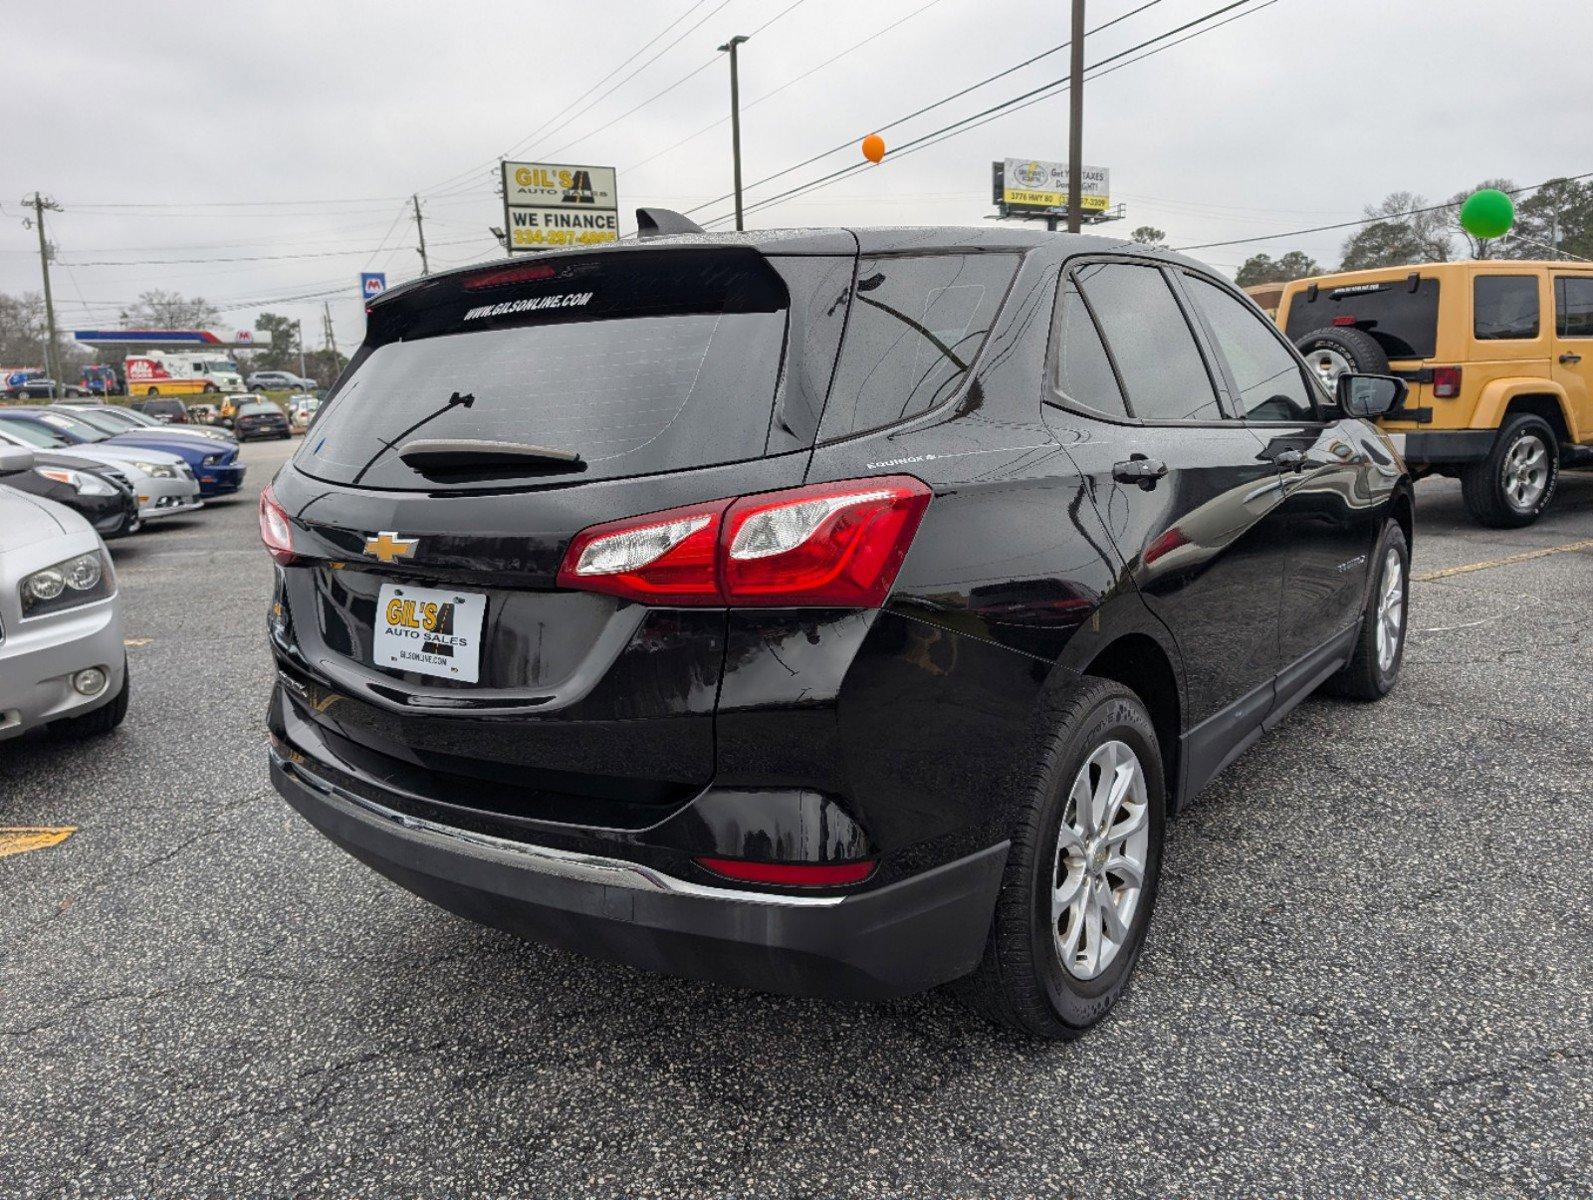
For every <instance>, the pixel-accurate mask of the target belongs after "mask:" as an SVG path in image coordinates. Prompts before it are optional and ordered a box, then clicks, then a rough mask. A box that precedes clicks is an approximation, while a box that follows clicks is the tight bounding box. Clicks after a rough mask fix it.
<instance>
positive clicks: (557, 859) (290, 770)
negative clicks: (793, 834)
mask: <svg viewBox="0 0 1593 1200" xmlns="http://www.w3.org/2000/svg"><path fill="white" fill-rule="evenodd" d="M270 753H271V760H272V762H274V763H275V764H276V765H277V766H278V767H279V768H280V769H281V770H282V772H283V773H284V774H285V775H287V776H288V777H289V778H292V779H294V780H296V781H298V782H299V783H302V784H304V786H305V787H308V788H309V789H310V790H312V791H314V792H316V793H318V794H319V795H320V796H322V797H323V798H325V799H326V800H328V801H330V802H332V803H342V804H345V805H347V806H348V807H350V808H353V809H356V810H358V812H359V813H361V814H364V815H366V816H370V817H375V818H377V819H379V820H381V821H384V822H386V823H388V824H391V825H397V826H399V827H400V828H402V829H404V830H407V831H408V832H410V833H417V834H420V835H422V836H424V837H427V838H435V839H439V840H440V841H441V842H442V843H443V844H444V845H445V846H447V845H453V844H457V843H464V844H465V845H468V846H470V847H472V848H473V849H474V850H476V851H477V852H480V851H487V852H489V853H490V854H491V855H492V856H494V857H497V856H500V855H501V856H505V857H507V858H509V859H510V860H511V862H512V865H514V866H516V867H518V868H520V869H521V870H526V871H534V872H536V873H537V874H539V875H549V876H553V877H555V878H559V879H569V880H573V881H575V882H578V883H595V884H602V885H604V886H606V887H623V888H633V889H635V890H636V891H642V892H655V893H658V894H661V895H667V896H689V897H693V898H695V899H700V900H714V901H717V902H719V903H731V904H766V905H774V906H776V907H783V908H831V907H833V906H835V905H837V904H839V903H841V902H842V901H843V900H845V899H847V897H845V896H782V895H776V894H773V893H769V892H747V891H741V890H738V889H733V888H719V887H710V886H708V885H707V884H701V883H692V882H690V881H688V880H685V879H677V878H675V877H674V876H673V875H666V874H664V873H663V872H662V871H658V870H655V869H654V868H652V867H648V866H644V865H643V864H641V863H634V862H627V861H625V860H624V859H618V858H605V857H603V856H601V855H597V854H580V853H577V852H575V851H573V850H555V849H553V848H552V847H551V846H533V845H531V844H529V843H526V842H515V841H510V840H509V839H508V838H500V837H493V836H492V835H491V834H486V833H476V832H473V831H471V830H468V829H456V828H454V827H452V826H449V825H439V824H437V823H436V822H434V821H427V820H423V819H422V818H419V817H412V816H410V815H409V814H407V813H401V812H396V811H394V810H393V809H390V808H387V807H385V806H383V805H380V804H377V803H376V802H375V801H373V800H367V799H366V798H365V797H363V796H357V795H355V794H354V793H352V792H350V791H347V790H346V789H344V788H340V787H338V786H336V785H335V784H332V783H328V782H327V781H326V780H324V779H322V778H320V777H319V776H317V775H316V774H315V773H314V772H313V771H309V770H306V769H305V767H304V765H303V764H302V763H300V762H297V761H295V758H294V757H289V756H288V755H284V754H283V753H282V752H281V751H280V750H279V749H278V748H277V747H276V746H272V747H271V749H270ZM293 753H294V754H295V756H296V752H293Z"/></svg>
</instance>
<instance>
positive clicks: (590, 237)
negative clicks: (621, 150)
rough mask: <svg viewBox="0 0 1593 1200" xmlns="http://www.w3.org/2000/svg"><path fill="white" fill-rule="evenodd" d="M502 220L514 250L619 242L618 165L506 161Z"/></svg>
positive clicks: (510, 249) (522, 250)
mask: <svg viewBox="0 0 1593 1200" xmlns="http://www.w3.org/2000/svg"><path fill="white" fill-rule="evenodd" d="M503 219H504V226H503V227H504V229H505V231H506V232H507V233H508V235H509V236H508V241H509V253H511V254H515V253H520V252H525V251H531V250H551V249H556V248H559V247H563V246H592V245H598V244H601V243H603V242H617V241H619V186H618V178H617V175H616V172H615V170H614V168H613V167H579V166H571V165H570V164H567V163H528V162H505V163H504V164H503Z"/></svg>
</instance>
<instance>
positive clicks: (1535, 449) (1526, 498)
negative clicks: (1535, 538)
mask: <svg viewBox="0 0 1593 1200" xmlns="http://www.w3.org/2000/svg"><path fill="white" fill-rule="evenodd" d="M1548 485H1549V448H1548V447H1547V446H1545V445H1544V444H1543V439H1542V438H1540V437H1538V435H1537V434H1535V433H1528V434H1523V435H1522V436H1521V437H1520V438H1518V439H1517V440H1516V443H1515V445H1513V446H1511V447H1510V452H1509V453H1508V454H1506V455H1505V461H1504V490H1505V496H1506V497H1507V498H1508V499H1509V501H1510V504H1511V506H1512V507H1513V508H1515V509H1516V511H1518V512H1526V511H1527V510H1528V509H1530V508H1532V506H1533V505H1535V504H1536V503H1537V502H1538V501H1539V500H1540V499H1542V497H1543V489H1544V488H1546V487H1548Z"/></svg>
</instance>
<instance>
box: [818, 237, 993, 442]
mask: <svg viewBox="0 0 1593 1200" xmlns="http://www.w3.org/2000/svg"><path fill="white" fill-rule="evenodd" d="M1017 269H1018V256H1017V255H1015V254H933V255H913V256H904V257H890V256H882V257H875V258H864V259H862V260H861V261H859V263H858V267H857V286H856V288H855V290H854V291H853V294H852V311H851V315H850V316H849V317H848V318H847V324H846V336H845V338H844V339H843V341H842V343H841V359H840V363H839V364H838V366H837V367H836V371H835V382H834V384H833V385H832V387H831V389H830V399H829V403H828V404H827V405H826V406H825V410H824V426H823V436H824V437H825V438H835V437H845V436H846V435H848V434H852V433H860V432H862V431H864V430H868V429H876V428H878V427H879V426H882V425H890V424H893V423H895V422H897V421H901V420H903V419H905V418H907V417H912V416H916V415H917V414H919V413H921V412H927V411H928V410H929V409H931V408H934V407H935V406H936V405H937V404H939V403H941V402H942V401H943V400H945V399H947V398H948V397H950V396H952V395H953V394H954V393H955V392H956V391H957V389H958V388H959V387H960V386H961V385H962V383H963V380H964V378H965V377H966V376H967V373H968V368H969V367H970V366H971V365H972V364H973V360H974V358H975V357H976V356H977V355H978V353H979V347H980V346H982V345H983V344H984V340H985V336H986V335H987V334H988V333H989V332H990V326H991V323H992V322H993V321H994V320H995V317H996V313H997V312H998V311H999V310H1000V308H1001V301H1002V299H1003V298H1004V297H1005V296H1006V292H1007V286H1008V284H1010V283H1011V282H1012V277H1013V275H1014V274H1016V273H1017Z"/></svg>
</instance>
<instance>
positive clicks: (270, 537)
mask: <svg viewBox="0 0 1593 1200" xmlns="http://www.w3.org/2000/svg"><path fill="white" fill-rule="evenodd" d="M260 540H261V541H262V542H264V543H265V548H266V550H267V551H268V552H269V553H270V555H271V557H272V558H274V559H276V560H277V561H278V562H279V563H282V564H283V565H284V566H285V565H287V564H288V563H290V562H292V561H293V560H294V559H295V558H296V557H298V556H297V555H295V554H294V553H293V526H292V525H291V524H290V523H289V522H288V514H287V512H286V510H285V509H283V507H282V505H280V504H278V503H277V494H276V491H275V489H273V488H272V486H271V485H270V484H266V489H265V491H263V492H261V493H260Z"/></svg>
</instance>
